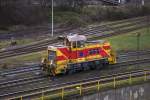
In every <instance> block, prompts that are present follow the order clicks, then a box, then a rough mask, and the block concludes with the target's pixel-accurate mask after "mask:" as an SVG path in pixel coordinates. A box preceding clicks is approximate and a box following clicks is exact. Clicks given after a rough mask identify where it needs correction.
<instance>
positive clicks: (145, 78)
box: [144, 71, 147, 81]
mask: <svg viewBox="0 0 150 100" xmlns="http://www.w3.org/2000/svg"><path fill="white" fill-rule="evenodd" d="M146 80H147V73H146V71H145V72H144V81H146Z"/></svg>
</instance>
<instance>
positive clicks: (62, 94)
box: [61, 88, 64, 100]
mask: <svg viewBox="0 0 150 100" xmlns="http://www.w3.org/2000/svg"><path fill="white" fill-rule="evenodd" d="M61 98H62V100H64V88H62V91H61Z"/></svg>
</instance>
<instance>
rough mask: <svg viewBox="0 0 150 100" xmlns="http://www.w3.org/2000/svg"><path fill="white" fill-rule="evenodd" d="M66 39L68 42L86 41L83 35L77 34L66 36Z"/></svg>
mask: <svg viewBox="0 0 150 100" xmlns="http://www.w3.org/2000/svg"><path fill="white" fill-rule="evenodd" d="M67 39H68V41H70V42H74V41H86V40H87V38H86V37H85V36H84V35H78V34H73V35H68V36H67Z"/></svg>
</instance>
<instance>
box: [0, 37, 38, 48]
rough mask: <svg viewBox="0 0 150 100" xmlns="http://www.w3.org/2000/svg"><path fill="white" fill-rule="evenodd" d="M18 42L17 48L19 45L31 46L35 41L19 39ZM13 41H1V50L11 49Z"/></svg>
mask: <svg viewBox="0 0 150 100" xmlns="http://www.w3.org/2000/svg"><path fill="white" fill-rule="evenodd" d="M15 41H16V43H17V44H16V46H17V45H24V44H29V43H32V42H34V41H35V39H27V38H25V39H17V40H15ZM11 46H12V45H11V40H3V41H0V49H2V48H5V47H11Z"/></svg>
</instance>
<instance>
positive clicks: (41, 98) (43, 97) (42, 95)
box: [41, 91, 44, 100]
mask: <svg viewBox="0 0 150 100" xmlns="http://www.w3.org/2000/svg"><path fill="white" fill-rule="evenodd" d="M41 99H42V100H44V92H43V91H42V97H41Z"/></svg>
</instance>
